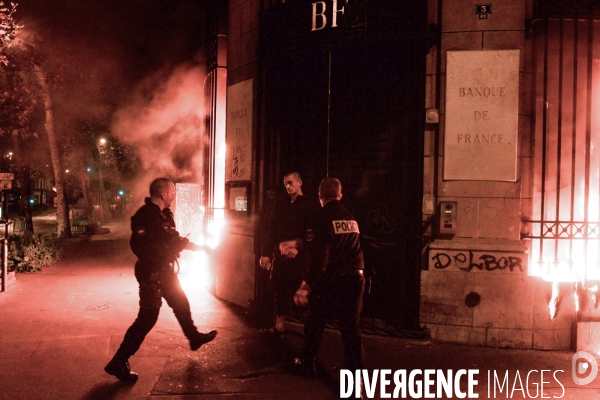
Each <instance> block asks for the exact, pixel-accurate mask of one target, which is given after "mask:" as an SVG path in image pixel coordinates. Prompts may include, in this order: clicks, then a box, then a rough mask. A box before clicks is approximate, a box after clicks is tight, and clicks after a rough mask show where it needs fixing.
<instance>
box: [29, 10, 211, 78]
mask: <svg viewBox="0 0 600 400" xmlns="http://www.w3.org/2000/svg"><path fill="white" fill-rule="evenodd" d="M203 11H204V1H203V0H200V1H197V0H166V1H165V0H163V1H158V0H120V1H118V0H63V1H59V0H23V1H21V2H19V3H18V11H17V18H18V19H19V21H20V22H21V23H22V24H24V25H25V30H28V29H31V30H34V31H36V32H37V33H38V34H39V36H40V37H41V38H42V40H43V41H44V45H45V46H47V47H46V48H47V53H48V56H49V59H50V60H51V61H52V62H55V63H56V62H60V61H62V60H65V59H66V60H68V61H70V62H72V64H71V66H72V67H73V68H77V69H80V70H81V71H82V72H84V73H86V72H87V73H89V74H90V75H92V74H98V76H97V77H98V78H103V79H106V80H108V81H114V82H118V83H119V84H121V85H125V86H128V85H130V84H132V83H135V82H136V81H139V80H140V79H141V78H143V77H144V76H145V75H147V74H148V73H151V72H153V71H157V70H159V69H162V68H165V67H166V68H169V67H173V66H175V65H177V64H181V63H182V62H186V61H193V60H196V61H201V59H200V58H199V56H200V57H201V56H202V49H201V46H202V42H203V39H202V37H203V34H204V28H203V23H204V20H203ZM103 67H105V68H103Z"/></svg>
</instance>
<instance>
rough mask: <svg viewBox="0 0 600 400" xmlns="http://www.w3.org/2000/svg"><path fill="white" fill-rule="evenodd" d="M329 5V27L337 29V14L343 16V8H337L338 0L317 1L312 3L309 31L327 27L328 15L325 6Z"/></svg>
mask: <svg viewBox="0 0 600 400" xmlns="http://www.w3.org/2000/svg"><path fill="white" fill-rule="evenodd" d="M328 3H330V4H331V27H332V28H335V27H337V26H338V25H337V17H338V14H342V15H343V14H344V7H342V8H338V0H331V1H327V2H325V1H317V2H315V3H312V29H311V31H319V30H321V29H323V28H325V27H326V26H327V23H328V19H327V15H328V14H329V12H328V8H327V4H328Z"/></svg>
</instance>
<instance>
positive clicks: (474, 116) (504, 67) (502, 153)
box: [444, 50, 519, 182]
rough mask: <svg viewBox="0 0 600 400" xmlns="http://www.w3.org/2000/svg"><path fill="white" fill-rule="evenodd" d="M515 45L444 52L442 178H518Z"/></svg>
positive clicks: (517, 105)
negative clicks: (444, 99) (510, 48)
mask: <svg viewBox="0 0 600 400" xmlns="http://www.w3.org/2000/svg"><path fill="white" fill-rule="evenodd" d="M518 128H519V50H477V51H448V52H447V53H446V123H445V133H444V180H478V181H480V180H483V181H509V182H514V181H516V179H517V137H518V136H517V135H518Z"/></svg>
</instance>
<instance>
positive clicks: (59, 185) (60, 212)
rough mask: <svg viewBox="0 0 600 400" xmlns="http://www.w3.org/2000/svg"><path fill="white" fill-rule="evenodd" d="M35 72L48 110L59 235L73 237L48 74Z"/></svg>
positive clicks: (38, 69)
mask: <svg viewBox="0 0 600 400" xmlns="http://www.w3.org/2000/svg"><path fill="white" fill-rule="evenodd" d="M34 74H35V76H36V78H37V80H38V83H39V84H40V86H41V87H42V93H43V95H44V109H45V111H46V123H45V125H44V126H45V128H46V132H47V133H48V143H49V144H50V157H51V158H52V168H53V169H54V180H55V184H56V203H57V204H56V222H57V223H58V228H57V233H58V236H59V237H62V238H70V237H71V224H70V221H69V206H68V204H67V199H66V197H65V193H66V190H65V189H66V187H65V180H64V179H63V172H64V169H63V167H62V162H61V159H60V150H59V147H58V138H57V137H56V132H55V131H54V111H53V109H52V98H51V97H50V90H49V89H48V85H47V84H46V76H45V74H44V71H43V70H42V69H41V68H40V67H36V69H35V70H34Z"/></svg>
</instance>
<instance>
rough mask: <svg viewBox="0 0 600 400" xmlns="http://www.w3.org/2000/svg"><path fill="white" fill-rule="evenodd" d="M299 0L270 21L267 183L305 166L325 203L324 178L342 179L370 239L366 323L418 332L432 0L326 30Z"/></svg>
mask: <svg viewBox="0 0 600 400" xmlns="http://www.w3.org/2000/svg"><path fill="white" fill-rule="evenodd" d="M301 3H302V2H290V3H287V4H282V5H279V6H277V7H273V8H270V9H269V10H266V11H265V12H264V13H263V14H262V16H261V43H260V45H261V51H262V53H261V72H262V84H261V88H262V92H261V99H262V101H263V102H262V104H263V105H264V107H263V109H262V115H263V116H264V118H263V119H262V126H261V127H260V130H261V132H262V134H263V135H264V136H263V138H264V149H265V154H264V155H263V156H264V160H265V169H264V170H265V176H264V179H265V186H266V188H267V189H276V188H277V187H278V186H281V182H280V181H281V175H282V173H283V172H284V171H289V170H298V171H300V172H301V173H302V175H303V180H304V185H303V188H305V189H306V190H305V192H306V194H307V195H312V196H316V187H317V185H318V183H319V181H320V180H321V179H322V178H323V177H325V176H327V175H329V176H334V177H337V178H339V179H340V180H341V181H342V185H343V194H344V198H343V199H342V201H343V202H344V203H345V204H346V206H347V207H348V208H349V209H351V211H352V212H353V213H354V214H355V216H356V217H357V219H358V220H359V224H360V228H361V233H362V236H363V239H364V245H365V246H364V247H365V262H366V269H367V273H369V278H370V283H371V284H370V287H369V291H368V293H367V294H366V295H365V309H364V315H365V316H367V317H370V318H372V319H373V320H378V321H381V322H382V323H383V324H384V325H387V326H391V327H394V328H396V329H407V330H416V329H418V316H419V313H418V311H419V277H420V250H421V238H420V237H419V235H418V234H416V233H418V232H420V228H421V201H422V187H423V184H422V176H423V171H422V164H423V131H424V126H423V124H424V116H423V115H424V112H423V108H424V104H425V103H424V90H425V54H426V51H427V43H428V41H429V40H428V35H427V26H426V2H425V1H422V2H383V1H379V2H377V1H371V2H369V7H368V12H367V11H366V9H365V10H363V11H364V12H365V14H364V15H363V14H360V15H357V13H356V12H354V13H353V21H352V23H348V24H346V25H343V26H340V27H339V28H340V29H337V30H336V29H330V30H326V29H324V30H323V32H311V31H310V28H311V24H310V19H303V18H302V15H305V14H304V13H307V12H308V13H309V12H310V10H311V9H310V7H306V8H302V7H304V5H303V4H301ZM351 3H352V2H348V3H347V4H351ZM354 3H361V2H354ZM363 3H366V2H363ZM399 3H400V4H399ZM405 3H410V4H405ZM305 4H307V3H305ZM308 6H310V4H308ZM361 12H362V11H361ZM309 16H310V15H309ZM307 18H308V17H307ZM303 20H304V21H306V20H308V23H307V24H305V25H303V24H302V23H301V21H303ZM298 21H300V22H298ZM367 22H368V23H367ZM340 24H341V25H342V23H340ZM295 29H296V30H295ZM302 29H305V31H302ZM290 32H291V33H290ZM298 32H300V33H298Z"/></svg>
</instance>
